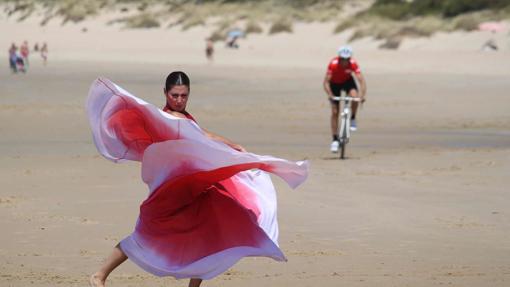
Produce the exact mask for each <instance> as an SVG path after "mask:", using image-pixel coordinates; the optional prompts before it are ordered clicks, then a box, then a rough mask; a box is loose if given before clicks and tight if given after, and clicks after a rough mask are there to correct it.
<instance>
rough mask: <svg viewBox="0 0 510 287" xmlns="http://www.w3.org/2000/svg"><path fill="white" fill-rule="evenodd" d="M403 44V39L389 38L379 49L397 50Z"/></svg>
mask: <svg viewBox="0 0 510 287" xmlns="http://www.w3.org/2000/svg"><path fill="white" fill-rule="evenodd" d="M401 43H402V38H401V37H392V38H388V39H387V40H386V41H385V42H384V43H382V44H381V45H379V48H380V49H389V50H396V49H398V48H399V47H400V44H401Z"/></svg>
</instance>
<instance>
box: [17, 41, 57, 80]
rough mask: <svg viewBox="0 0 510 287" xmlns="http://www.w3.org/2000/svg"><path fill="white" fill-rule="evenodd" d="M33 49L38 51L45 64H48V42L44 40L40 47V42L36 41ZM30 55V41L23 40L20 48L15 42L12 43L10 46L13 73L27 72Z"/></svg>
mask: <svg viewBox="0 0 510 287" xmlns="http://www.w3.org/2000/svg"><path fill="white" fill-rule="evenodd" d="M33 50H34V52H36V53H40V55H41V58H42V59H43V64H44V65H46V63H47V60H48V44H46V42H44V43H43V44H42V47H39V43H35V45H34V49H33ZM29 56H30V48H29V46H28V41H23V43H22V44H21V45H20V46H19V48H18V46H16V44H15V43H12V44H11V47H10V48H9V67H10V68H11V71H12V72H13V73H18V72H21V73H26V72H27V70H28V67H29V65H30V61H29Z"/></svg>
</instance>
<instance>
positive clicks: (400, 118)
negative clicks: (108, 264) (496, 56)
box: [0, 61, 510, 287]
mask: <svg viewBox="0 0 510 287" xmlns="http://www.w3.org/2000/svg"><path fill="white" fill-rule="evenodd" d="M173 69H182V70H185V71H186V72H188V73H189V75H190V76H191V78H192V82H193V83H192V85H193V86H192V96H191V100H190V103H189V111H190V112H191V113H192V114H193V115H194V116H195V117H196V118H197V120H198V122H199V123H200V124H201V125H202V126H204V127H206V128H207V129H209V130H211V131H214V132H216V133H218V134H222V135H224V136H226V137H228V138H231V139H232V140H234V141H237V142H239V143H241V144H243V145H244V146H245V147H246V148H247V149H248V150H250V151H253V152H256V153H260V154H272V155H275V156H279V157H284V158H288V159H292V160H300V159H304V158H306V159H308V160H310V161H311V173H310V178H309V179H308V181H307V182H306V183H305V184H304V185H303V186H302V187H300V188H299V189H298V190H296V191H292V190H290V189H289V188H288V187H287V186H285V184H284V183H283V182H282V181H281V180H279V179H277V178H275V184H276V186H277V189H278V191H279V193H278V195H279V222H280V244H281V247H282V249H283V250H284V252H285V253H286V255H287V257H288V259H289V261H288V262H287V263H278V262H273V261H272V260H270V259H267V258H247V259H243V260H242V261H241V262H240V263H238V264H237V265H235V266H234V267H233V268H232V270H230V271H228V272H227V273H225V274H224V275H221V276H219V277H217V278H216V279H214V280H211V281H209V282H206V283H205V284H204V286H227V287H228V286H239V285H243V286H261V285H264V286H284V285H286V286H299V287H301V286H318V285H321V286H439V285H448V286H508V284H509V282H510V257H509V256H508V254H509V252H510V241H509V240H508V239H509V238H510V213H509V212H508V205H509V203H510V199H509V197H508V187H509V186H510V180H509V178H508V174H509V171H510V161H509V159H510V132H509V131H510V114H509V113H508V110H509V108H510V100H509V99H508V88H509V86H508V75H503V74H501V75H497V74H496V75H492V74H491V75H476V74H456V73H430V72H427V71H425V72H414V73H406V72H405V71H403V72H400V73H391V72H387V73H383V72H379V70H377V69H375V70H376V71H377V72H371V71H370V70H368V71H367V73H366V77H367V82H368V84H369V86H368V87H369V95H368V102H367V103H366V105H365V106H364V108H363V110H362V111H361V113H360V115H359V119H358V121H359V131H358V132H356V133H355V134H354V135H353V138H352V140H351V143H350V144H349V146H348V150H347V155H348V160H345V161H340V160H338V159H337V158H336V156H334V155H332V154H330V153H329V151H328V148H329V143H330V135H329V127H328V117H329V107H328V103H327V101H326V100H325V95H324V93H323V91H322V88H321V80H322V77H323V73H324V71H323V70H322V69H310V68H306V69H305V68H295V67H288V68H283V67H280V68H278V67H272V68H270V69H267V68H261V67H238V66H235V65H228V66H221V65H190V66H183V65H180V66H179V65H177V66H176V65H150V66H144V65H141V64H121V63H116V64H111V63H107V62H97V63H96V62H89V63H84V62H72V61H61V62H53V63H52V64H51V65H49V66H47V67H42V66H41V65H40V64H37V63H35V64H34V65H33V66H32V67H31V69H30V71H29V73H28V74H26V75H10V74H9V73H8V72H7V71H6V70H2V71H0V78H1V79H2V81H1V83H0V132H1V135H2V137H1V138H0V182H1V186H2V188H1V189H0V227H1V229H2V234H3V236H0V286H84V285H85V284H86V280H87V277H88V275H89V274H91V273H92V272H93V271H95V269H96V268H97V267H98V266H99V264H100V262H101V260H102V259H103V258H104V257H105V256H106V255H108V253H109V252H110V250H111V248H112V247H113V246H114V245H115V244H116V243H117V242H118V240H120V239H122V238H123V237H124V236H126V235H128V234H129V233H130V232H131V230H132V228H133V227H134V223H135V220H136V217H137V212H138V205H139V203H140V202H141V201H142V200H143V199H144V198H145V196H146V194H147V188H146V186H144V184H143V183H142V181H141V179H140V174H139V173H140V171H139V165H138V164H136V163H125V164H113V163H111V162H108V161H107V160H105V159H103V158H101V157H100V156H99V155H98V153H97V151H96V150H95V147H94V145H93V143H92V138H91V134H90V131H89V128H88V123H87V119H86V117H85V109H84V103H85V99H86V94H87V91H88V88H89V85H90V84H91V82H92V81H93V80H94V79H95V78H96V77H97V76H100V75H102V76H106V77H108V78H110V79H112V80H113V81H114V82H116V83H117V84H119V85H121V86H122V87H124V88H125V89H127V90H128V91H130V92H132V93H133V94H135V95H137V96H138V97H141V98H143V99H145V100H147V101H149V102H151V103H155V104H159V105H162V104H163V97H162V82H163V80H164V77H165V76H166V74H167V73H168V72H169V71H170V70H173ZM186 284H187V283H186V282H185V281H183V280H181V281H176V280H174V279H171V278H157V277H154V276H152V275H149V274H146V273H144V272H143V271H142V270H141V269H139V268H138V267H136V266H135V265H134V264H132V263H130V262H128V263H126V264H124V265H123V266H121V267H120V268H119V269H118V270H116V271H115V272H114V273H113V274H112V276H111V281H110V283H109V286H185V285H186Z"/></svg>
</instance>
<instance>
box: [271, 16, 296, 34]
mask: <svg viewBox="0 0 510 287" xmlns="http://www.w3.org/2000/svg"><path fill="white" fill-rule="evenodd" d="M283 32H286V33H292V21H291V20H290V19H287V18H280V19H278V20H276V21H275V22H274V23H273V24H272V25H271V28H269V34H277V33H283Z"/></svg>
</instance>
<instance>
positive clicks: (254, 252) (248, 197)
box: [87, 72, 308, 287]
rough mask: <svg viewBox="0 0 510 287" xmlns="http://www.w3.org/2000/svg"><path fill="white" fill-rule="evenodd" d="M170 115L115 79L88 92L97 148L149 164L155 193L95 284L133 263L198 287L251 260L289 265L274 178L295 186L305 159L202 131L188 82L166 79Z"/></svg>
mask: <svg viewBox="0 0 510 287" xmlns="http://www.w3.org/2000/svg"><path fill="white" fill-rule="evenodd" d="M164 95H165V97H166V105H165V106H164V108H163V110H160V109H158V108H156V107H155V106H152V105H150V104H148V103H146V102H144V101H143V100H141V99H138V98H136V97H134V96H132V95H131V94H129V93H128V92H127V91H125V90H123V89H122V88H121V87H119V86H117V85H115V84H114V83H112V82H111V81H109V80H107V79H97V80H96V81H95V82H94V83H93V85H92V87H91V89H90V92H89V97H88V101H87V112H88V116H89V121H90V124H91V128H92V132H93V136H94V142H95V144H96V147H97V149H98V150H99V152H100V153H101V154H102V155H103V156H104V157H106V158H107V159H109V160H112V161H114V162H119V161H123V160H135V161H141V162H142V179H143V180H144V182H146V183H147V184H148V185H149V190H150V194H149V196H148V198H147V199H146V200H145V201H144V202H143V203H142V205H141V206H140V215H139V218H138V221H137V223H136V227H135V230H134V232H133V233H132V234H131V235H129V236H128V237H126V238H125V239H123V240H122V241H121V242H120V243H119V244H117V245H116V246H115V247H114V249H113V252H112V253H111V254H110V256H109V257H108V258H107V259H106V260H105V262H104V264H103V265H102V266H101V267H100V269H99V270H98V271H97V272H96V273H94V274H93V275H92V276H91V277H90V285H91V286H94V287H96V286H104V285H105V282H106V279H107V277H108V275H109V274H110V273H111V272H112V271H113V270H114V269H115V268H116V267H118V266H119V265H120V264H122V263H123V262H124V261H126V259H128V258H129V259H130V260H132V261H133V262H134V263H136V264H137V265H139V266H140V267H141V268H143V269H144V270H146V271H147V272H150V273H152V274H154V275H157V276H173V277H175V278H178V279H179V278H190V282H189V286H190V287H198V286H200V284H201V282H202V280H203V279H211V278H213V277H215V276H217V275H219V274H221V273H223V272H224V271H226V270H227V269H228V268H230V267H231V266H232V265H234V264H235V263H236V262H237V261H239V260H240V259H241V258H243V257H246V256H265V257H270V258H273V259H275V260H278V261H284V260H285V256H284V255H283V253H282V252H281V250H280V249H279V247H278V242H277V238H278V225H277V220H276V194H275V190H274V187H273V185H272V182H271V179H270V177H269V175H268V174H267V173H266V172H271V173H274V174H276V175H278V176H280V177H281V178H282V179H283V180H285V181H286V182H287V183H288V184H289V185H290V186H291V187H293V188H295V187H297V186H298V185H299V184H301V183H302V182H303V181H304V180H305V179H306V177H307V173H308V163H307V162H296V163H295V162H289V161H286V160H283V159H278V158H274V157H271V156H259V155H256V154H252V153H248V152H246V150H245V149H244V148H243V147H242V146H240V145H238V144H235V143H233V142H232V141H230V140H228V139H226V138H224V137H221V136H219V135H215V134H213V133H211V132H209V131H206V130H205V129H203V128H200V127H199V126H198V124H197V123H196V121H195V119H194V118H193V116H192V115H191V114H189V113H188V112H187V111H186V105H187V102H188V99H189V95H190V80H189V78H188V76H187V75H186V74H185V73H183V72H173V73H171V74H170V75H168V77H167V79H166V83H165V87H164Z"/></svg>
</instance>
